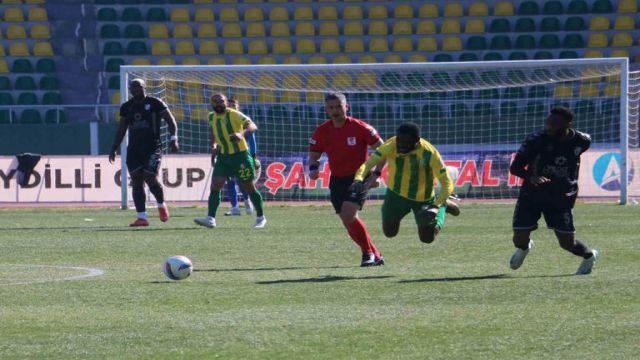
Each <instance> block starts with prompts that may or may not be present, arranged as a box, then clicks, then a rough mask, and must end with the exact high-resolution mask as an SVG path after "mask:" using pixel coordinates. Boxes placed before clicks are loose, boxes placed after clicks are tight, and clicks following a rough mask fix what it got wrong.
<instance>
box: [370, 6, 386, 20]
mask: <svg viewBox="0 0 640 360" xmlns="http://www.w3.org/2000/svg"><path fill="white" fill-rule="evenodd" d="M388 17H389V14H388V12H387V7H386V6H385V5H374V6H372V7H370V8H369V19H386V18H388Z"/></svg>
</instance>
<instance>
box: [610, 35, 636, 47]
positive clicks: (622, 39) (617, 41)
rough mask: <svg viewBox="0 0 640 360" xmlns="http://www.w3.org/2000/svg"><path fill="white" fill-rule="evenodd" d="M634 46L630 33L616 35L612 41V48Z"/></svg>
mask: <svg viewBox="0 0 640 360" xmlns="http://www.w3.org/2000/svg"><path fill="white" fill-rule="evenodd" d="M632 45H633V38H632V37H631V34H630V33H615V34H614V35H613V40H612V41H611V46H612V47H614V48H615V47H629V46H632Z"/></svg>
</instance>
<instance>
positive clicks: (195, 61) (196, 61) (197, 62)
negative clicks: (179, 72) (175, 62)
mask: <svg viewBox="0 0 640 360" xmlns="http://www.w3.org/2000/svg"><path fill="white" fill-rule="evenodd" d="M181 64H182V65H200V59H198V58H197V57H188V58H184V60H182V63H181ZM200 96H202V95H200Z"/></svg>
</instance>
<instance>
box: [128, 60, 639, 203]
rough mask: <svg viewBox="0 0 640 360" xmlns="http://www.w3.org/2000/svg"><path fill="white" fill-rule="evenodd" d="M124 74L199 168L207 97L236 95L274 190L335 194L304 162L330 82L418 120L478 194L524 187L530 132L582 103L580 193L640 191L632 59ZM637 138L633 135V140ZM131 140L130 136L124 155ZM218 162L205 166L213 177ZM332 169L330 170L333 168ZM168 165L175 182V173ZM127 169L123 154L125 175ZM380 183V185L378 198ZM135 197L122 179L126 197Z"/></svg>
mask: <svg viewBox="0 0 640 360" xmlns="http://www.w3.org/2000/svg"><path fill="white" fill-rule="evenodd" d="M120 78H121V85H120V87H121V100H122V101H123V102H124V101H125V100H126V99H128V97H129V95H128V87H127V83H128V81H129V80H130V79H133V78H142V79H144V80H145V81H146V82H147V93H148V94H149V95H153V96H157V97H159V98H161V99H163V100H164V101H165V102H166V103H167V104H168V105H169V108H170V109H171V111H172V112H173V113H174V115H175V116H176V119H177V121H178V127H179V130H178V131H179V138H180V142H181V153H182V155H178V157H181V156H182V157H184V158H183V160H181V162H182V163H185V162H186V161H191V160H193V161H195V162H197V161H200V162H199V163H198V164H200V165H198V166H200V167H201V168H202V167H205V165H206V164H205V165H203V163H202V161H203V160H202V157H201V159H200V160H198V158H197V156H195V155H198V154H201V155H207V154H208V152H209V141H210V140H209V139H210V134H209V133H210V130H209V129H208V125H207V121H206V119H207V113H208V112H209V111H210V105H209V98H210V96H211V95H213V94H215V93H223V94H225V95H227V96H228V97H233V98H236V99H237V100H239V102H240V107H241V109H240V110H241V111H242V112H244V113H246V114H247V115H249V116H250V117H251V118H252V119H253V120H254V121H255V122H256V124H257V125H258V128H259V130H258V133H257V134H256V135H257V143H258V148H259V150H258V158H260V159H261V161H263V165H264V166H263V176H262V178H261V179H259V180H258V186H259V187H260V188H261V189H262V190H264V193H265V195H266V198H267V199H268V200H283V201H295V200H320V199H326V198H328V191H327V189H326V185H327V184H326V182H325V181H324V178H323V179H322V180H320V181H310V180H309V179H308V177H307V175H306V174H305V173H306V171H305V168H306V163H305V161H306V149H307V146H308V145H307V144H308V139H309V137H310V135H311V133H312V132H313V130H314V129H315V128H316V127H317V126H318V125H319V124H320V123H321V122H322V121H324V120H326V118H327V117H326V114H325V113H324V100H323V99H324V96H325V94H326V93H328V92H333V91H339V92H343V93H345V94H346V95H347V98H348V102H349V104H350V110H349V112H350V115H352V116H354V117H357V118H361V119H363V120H365V121H367V122H369V123H370V124H371V125H373V126H374V127H375V128H376V129H377V130H378V131H379V132H380V134H381V135H382V136H383V138H389V137H391V136H393V133H394V131H395V129H396V127H397V126H398V125H399V124H400V123H401V122H403V121H414V122H416V123H418V124H419V125H420V126H421V128H422V132H423V137H425V138H427V139H428V140H429V141H431V142H432V143H433V144H434V145H435V146H436V147H437V148H438V149H439V150H440V152H441V153H442V154H443V158H444V159H445V162H446V163H447V164H448V165H449V166H454V167H457V168H458V169H459V171H460V178H459V179H458V181H457V182H456V192H457V193H458V194H459V195H460V196H462V197H467V198H477V199H510V198H514V197H515V196H517V192H518V186H519V184H520V182H519V180H518V179H516V178H514V177H512V176H510V175H509V173H508V167H509V165H510V161H511V159H512V156H513V153H514V152H515V151H516V150H517V148H518V146H519V144H520V142H521V141H522V140H523V139H524V137H525V136H526V135H528V134H529V133H531V132H533V131H536V130H539V129H541V128H542V127H543V126H544V120H545V118H546V114H548V111H549V109H550V108H551V107H553V106H556V105H564V106H568V107H570V108H571V109H572V110H573V111H574V112H575V113H576V121H575V124H574V126H575V127H576V128H577V129H578V130H581V131H584V132H587V133H589V134H591V135H592V137H593V140H594V143H593V148H592V150H591V151H590V152H588V153H587V154H589V155H587V156H586V157H585V159H584V160H583V165H587V166H588V167H589V168H592V169H594V170H593V173H592V174H588V176H586V175H585V176H582V175H581V183H582V181H583V179H582V178H583V177H584V178H585V179H584V184H581V192H582V195H583V196H586V197H594V198H617V199H619V202H620V203H621V204H624V203H626V201H627V198H628V196H629V195H632V196H640V186H638V189H637V191H636V192H637V193H638V194H637V195H636V194H635V193H634V192H633V191H632V192H631V193H630V191H629V186H630V184H629V182H630V181H632V180H633V177H634V168H633V167H632V166H631V165H633V164H634V162H633V159H631V160H630V158H629V156H630V149H637V148H638V143H637V130H638V129H637V121H638V119H637V117H636V118H635V119H634V118H631V117H629V106H630V103H631V98H630V93H629V92H630V88H631V87H633V86H634V84H636V83H637V82H640V79H636V78H633V77H632V78H630V76H629V70H628V59H627V58H603V59H560V60H523V61H499V62H455V63H401V64H332V65H238V66H219V65H198V66H122V67H121V68H120ZM632 106H633V105H632ZM632 121H633V123H632ZM165 132H166V127H165ZM631 133H633V134H631ZM630 136H631V138H632V139H636V140H635V141H632V142H631V143H630ZM163 139H164V138H163ZM165 140H166V139H165ZM125 147H126V145H125V144H124V143H123V146H122V150H123V154H125V153H124V151H126V149H125ZM633 153H634V154H636V153H637V152H636V151H633ZM187 154H189V155H194V156H188V155H187ZM638 162H639V163H640V157H639V158H638ZM638 165H640V164H638ZM194 166H196V165H194ZM583 167H584V166H583ZM323 169H324V168H323ZM209 170H210V169H209V168H207V169H205V170H204V171H205V172H206V173H207V175H206V178H207V180H208V179H209V177H210V175H211V174H210V171H209ZM582 171H583V170H581V172H582ZM596 172H597V173H596ZM324 174H325V175H327V176H328V174H329V170H328V168H327V169H326V171H325V173H324ZM164 175H165V177H167V178H169V180H168V181H169V182H171V181H170V180H171V179H170V178H171V177H172V176H173V177H174V179H175V176H177V175H175V174H174V175H172V174H168V175H167V174H164ZM126 176H127V175H126V165H125V164H124V161H123V163H122V179H123V182H122V183H125V182H124V179H126ZM199 178H202V176H200V177H199ZM327 179H328V177H327ZM165 180H166V179H165ZM383 189H384V187H383V188H381V189H377V190H375V191H373V192H372V195H373V196H374V197H376V196H380V195H381V194H382V191H383ZM634 189H635V188H634ZM170 191H171V192H172V193H171V196H167V198H168V199H169V200H171V201H193V200H196V201H197V200H203V199H206V195H207V193H208V184H206V188H205V189H198V190H197V191H191V192H190V193H189V194H187V193H181V192H180V190H178V189H173V190H170ZM127 205H128V196H127V191H126V189H124V188H123V191H122V206H123V207H126V206H127Z"/></svg>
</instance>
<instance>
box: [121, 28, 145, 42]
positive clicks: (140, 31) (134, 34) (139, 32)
mask: <svg viewBox="0 0 640 360" xmlns="http://www.w3.org/2000/svg"><path fill="white" fill-rule="evenodd" d="M124 37H125V38H127V39H142V38H144V37H146V36H145V33H144V28H143V27H142V26H140V25H138V24H130V25H127V26H126V27H125V28H124Z"/></svg>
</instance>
